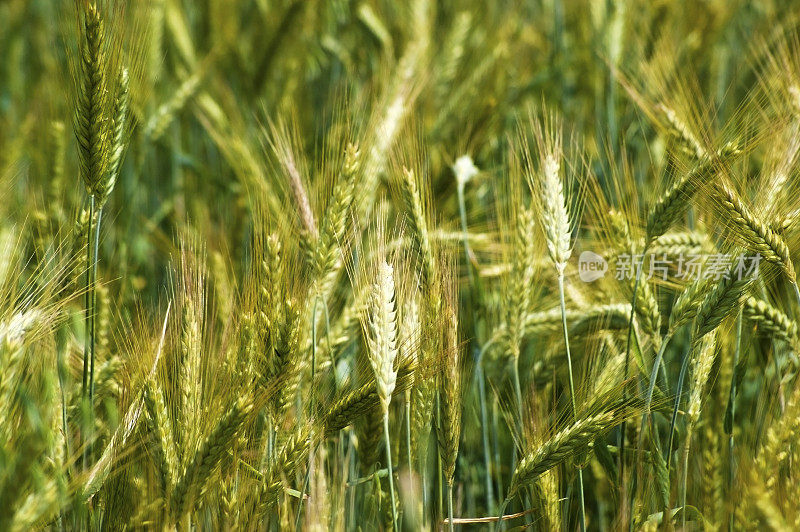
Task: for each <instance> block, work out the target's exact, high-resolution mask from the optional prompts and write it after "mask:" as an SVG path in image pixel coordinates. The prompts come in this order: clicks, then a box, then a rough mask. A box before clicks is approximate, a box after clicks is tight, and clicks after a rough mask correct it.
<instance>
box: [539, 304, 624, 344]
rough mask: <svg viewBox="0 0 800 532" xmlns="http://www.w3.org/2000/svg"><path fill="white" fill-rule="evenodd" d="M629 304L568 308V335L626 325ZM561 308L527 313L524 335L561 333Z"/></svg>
mask: <svg viewBox="0 0 800 532" xmlns="http://www.w3.org/2000/svg"><path fill="white" fill-rule="evenodd" d="M630 312H631V306H630V305H628V304H626V303H612V304H609V305H596V306H594V307H590V308H587V309H583V310H575V309H568V310H567V312H566V317H567V328H568V330H569V333H570V336H571V335H573V334H576V335H581V334H584V333H587V332H590V331H596V330H598V329H606V330H621V329H626V328H627V327H628V318H629V316H630ZM561 329H562V324H561V308H560V307H556V308H553V309H550V310H546V311H543V312H534V313H531V314H527V315H526V316H525V317H524V318H523V330H524V334H525V336H537V335H544V334H555V333H563V331H562V330H561Z"/></svg>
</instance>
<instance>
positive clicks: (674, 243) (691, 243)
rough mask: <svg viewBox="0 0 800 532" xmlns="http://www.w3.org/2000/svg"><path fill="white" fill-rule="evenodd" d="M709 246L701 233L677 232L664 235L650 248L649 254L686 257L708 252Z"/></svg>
mask: <svg viewBox="0 0 800 532" xmlns="http://www.w3.org/2000/svg"><path fill="white" fill-rule="evenodd" d="M708 249H709V244H708V242H707V239H706V237H705V236H704V235H703V234H702V233H695V232H688V231H686V232H678V233H665V234H663V235H661V236H660V237H658V239H657V240H656V241H655V244H653V245H651V246H650V252H651V253H652V254H653V255H656V256H659V257H661V256H664V255H666V256H667V257H680V256H681V255H683V256H684V257H688V256H691V255H699V254H701V253H703V252H705V251H708Z"/></svg>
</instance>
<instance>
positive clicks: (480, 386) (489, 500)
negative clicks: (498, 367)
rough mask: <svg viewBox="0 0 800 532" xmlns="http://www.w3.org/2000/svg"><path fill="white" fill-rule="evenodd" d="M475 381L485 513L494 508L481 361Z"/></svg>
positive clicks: (484, 385)
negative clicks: (481, 448)
mask: <svg viewBox="0 0 800 532" xmlns="http://www.w3.org/2000/svg"><path fill="white" fill-rule="evenodd" d="M475 379H476V380H477V381H478V399H479V402H480V410H481V437H482V439H483V463H484V467H485V469H486V511H487V512H491V511H492V508H494V486H493V483H492V457H491V452H490V449H489V427H488V423H489V420H488V416H487V412H486V383H485V382H484V377H483V361H482V360H478V363H477V364H476V366H475Z"/></svg>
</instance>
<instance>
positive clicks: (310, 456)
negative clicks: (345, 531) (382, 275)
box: [294, 296, 319, 530]
mask: <svg viewBox="0 0 800 532" xmlns="http://www.w3.org/2000/svg"><path fill="white" fill-rule="evenodd" d="M318 301H319V296H315V297H314V306H313V307H312V309H311V389H310V391H309V397H308V404H309V412H310V415H311V416H313V415H314V378H315V376H316V369H317V302H318ZM313 460H314V448H313V447H312V448H311V451H310V452H309V453H308V467H307V468H306V475H305V480H304V481H303V490H302V491H301V493H306V490H307V489H308V485H309V483H310V481H311V466H312V463H313ZM302 512H303V497H300V502H299V503H298V505H297V519H296V520H295V527H294V528H295V530H300V516H301V515H302Z"/></svg>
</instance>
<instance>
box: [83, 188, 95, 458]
mask: <svg viewBox="0 0 800 532" xmlns="http://www.w3.org/2000/svg"><path fill="white" fill-rule="evenodd" d="M93 220H94V194H92V195H91V196H89V222H88V225H87V226H86V277H85V281H86V282H85V289H86V292H85V294H84V302H85V307H86V324H85V327H84V343H83V379H82V381H81V398H82V399H83V402H84V408H88V409H89V410H90V411H91V410H92V402H91V399H90V397H89V389H90V385H89V361H90V358H91V353H92V348H93V342H92V340H91V334H92V325H91V320H92V315H93V314H94V310H93V308H92V301H94V298H93V297H92V293H93V292H94V283H93V282H92V269H93V263H94V260H93V257H92V222H93ZM89 416H90V419H91V417H92V416H91V414H89ZM85 429H86V432H87V434H86V436H87V438H86V439H88V437H89V434H88V433H89V431H90V427H85ZM81 456H82V459H83V468H84V469H86V465H87V463H88V462H89V447H88V445H84V447H83V452H82V453H81Z"/></svg>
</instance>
